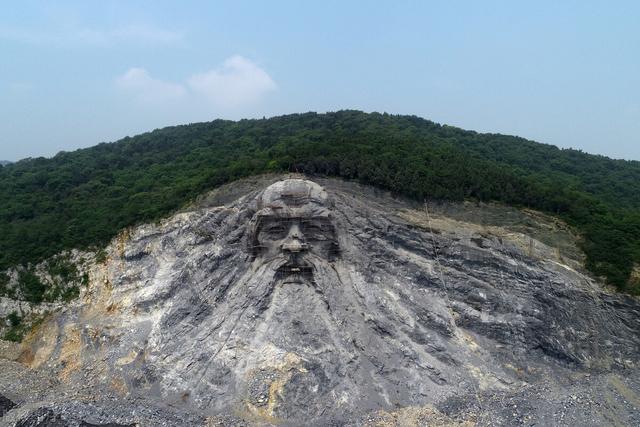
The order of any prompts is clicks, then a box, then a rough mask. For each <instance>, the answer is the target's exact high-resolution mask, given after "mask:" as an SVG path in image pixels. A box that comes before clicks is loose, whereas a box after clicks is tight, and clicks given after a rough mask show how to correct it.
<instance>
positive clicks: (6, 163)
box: [0, 160, 11, 166]
mask: <svg viewBox="0 0 640 427" xmlns="http://www.w3.org/2000/svg"><path fill="white" fill-rule="evenodd" d="M10 164H11V162H10V161H8V160H0V166H5V165H10Z"/></svg>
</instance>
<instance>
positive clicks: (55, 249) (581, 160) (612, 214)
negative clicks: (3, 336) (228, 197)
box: [0, 111, 640, 293]
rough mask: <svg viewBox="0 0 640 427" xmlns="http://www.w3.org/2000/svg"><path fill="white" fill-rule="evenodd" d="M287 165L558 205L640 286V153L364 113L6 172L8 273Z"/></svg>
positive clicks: (170, 132)
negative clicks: (615, 154) (583, 148)
mask: <svg viewBox="0 0 640 427" xmlns="http://www.w3.org/2000/svg"><path fill="white" fill-rule="evenodd" d="M277 171H298V172H305V173H307V174H310V175H328V176H337V177H342V178H346V179H353V180H358V181H360V182H363V183H367V184H372V185H375V186H378V187H381V188H385V189H389V190H391V191H393V192H395V193H398V194H403V195H405V196H408V197H411V198H414V199H417V200H422V199H425V198H426V199H447V200H463V199H469V200H479V201H498V202H503V203H506V204H510V205H515V206H522V207H529V208H534V209H537V210H541V211H544V212H548V213H552V214H554V215H557V216H559V217H561V218H562V219H564V220H565V221H567V222H568V223H569V224H570V225H572V226H573V227H575V228H576V229H577V230H578V231H579V232H580V233H582V235H583V241H582V249H583V250H584V251H585V253H586V255H587V260H586V266H587V267H588V268H589V269H590V270H591V271H592V272H593V273H594V274H596V275H599V276H605V277H606V278H607V280H608V282H609V283H611V284H613V285H615V286H617V287H618V288H619V289H622V290H624V291H627V292H632V293H637V292H639V290H640V273H639V271H640V269H639V268H638V266H639V265H640V162H633V161H622V160H612V159H608V158H606V157H602V156H594V155H589V154H586V153H582V152H580V151H575V150H561V149H558V148H557V147H554V146H550V145H545V144H539V143H536V142H532V141H527V140H525V139H522V138H518V137H513V136H505V135H496V134H480V133H476V132H473V131H465V130H462V129H458V128H454V127H450V126H446V125H439V124H436V123H433V122H430V121H428V120H424V119H421V118H419V117H415V116H394V115H388V114H377V113H372V114H366V113H362V112H358V111H340V112H336V113H327V114H316V113H306V114H294V115H288V116H281V117H274V118H271V119H263V120H241V121H238V122H232V121H223V120H216V121H212V122H208V123H196V124H189V125H183V126H175V127H168V128H164V129H160V130H155V131H153V132H149V133H145V134H142V135H138V136H135V137H132V138H129V137H127V138H124V139H122V140H120V141H117V142H115V143H109V144H107V143H103V144H100V145H97V146H95V147H92V148H88V149H83V150H77V151H74V152H62V153H59V154H58V155H56V156H55V157H53V158H50V159H45V158H37V159H26V160H22V161H20V162H17V163H15V164H12V165H9V166H7V167H3V168H2V169H0V270H2V269H6V268H8V267H11V266H15V265H18V264H23V265H26V264H28V263H35V262H37V261H39V260H42V259H44V258H47V257H50V256H52V255H54V254H56V253H59V252H60V251H61V250H64V249H70V248H83V247H90V246H102V245H105V244H106V243H107V242H108V241H109V240H110V239H111V238H112V237H113V236H115V234H116V233H117V232H118V231H119V230H121V229H122V228H124V227H127V226H131V225H133V224H137V223H141V222H148V221H153V220H157V219H159V218H161V217H163V216H166V215H167V214H169V213H170V212H172V211H174V210H176V209H178V208H180V207H182V206H184V205H185V204H187V203H189V202H190V201H192V200H194V199H195V198H196V197H197V196H198V195H199V194H202V193H203V192H205V191H206V190H209V189H211V188H214V187H216V186H219V185H221V184H223V183H226V182H229V181H232V180H235V179H237V178H239V177H243V176H248V175H253V174H257V173H263V172H277ZM634 268H635V270H634ZM1 280H2V278H1V277H0V281H1ZM0 288H1V286H0Z"/></svg>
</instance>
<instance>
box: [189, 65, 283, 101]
mask: <svg viewBox="0 0 640 427" xmlns="http://www.w3.org/2000/svg"><path fill="white" fill-rule="evenodd" d="M187 84H188V85H189V88H191V90H192V91H193V92H194V93H196V94H199V95H201V96H204V97H206V98H207V99H208V100H209V101H211V102H212V103H214V104H215V105H220V106H225V107H237V106H242V105H247V104H253V103H255V102H256V101H258V100H259V99H260V98H262V96H263V95H265V94H266V93H268V92H270V91H272V90H274V89H275V88H276V84H275V82H274V81H273V80H272V79H271V77H270V76H269V74H267V73H266V72H265V71H264V70H263V69H262V68H260V67H258V66H257V65H256V64H254V63H253V62H251V61H249V60H248V59H246V58H243V57H242V56H239V55H236V56H232V57H231V58H229V59H227V60H226V61H224V63H223V64H222V66H221V67H219V68H216V69H214V70H210V71H207V72H205V73H201V74H196V75H194V76H192V77H190V78H189V79H188V81H187Z"/></svg>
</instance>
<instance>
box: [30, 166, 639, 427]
mask: <svg viewBox="0 0 640 427" xmlns="http://www.w3.org/2000/svg"><path fill="white" fill-rule="evenodd" d="M273 182H275V183H274V184H273V185H271V186H269V184H271V183H273ZM317 182H318V183H319V184H321V185H322V187H320V186H319V185H318V184H314V183H311V182H308V181H303V180H299V179H298V180H289V181H279V180H278V179H277V178H270V177H267V178H254V179H251V180H245V181H242V182H240V183H236V184H232V185H229V186H226V187H224V188H223V189H220V190H217V191H216V192H213V193H212V194H210V195H208V196H207V197H203V198H202V199H201V200H199V201H198V202H197V203H196V204H195V205H194V206H193V207H192V208H191V209H189V210H186V211H184V212H181V213H178V214H176V215H175V216H173V217H172V218H169V219H167V220H165V221H163V222H161V223H159V224H154V225H143V226H140V227H137V228H135V229H132V230H127V231H126V232H123V233H122V234H121V235H120V236H119V237H118V238H116V239H114V241H113V242H112V244H111V245H110V246H109V247H108V248H107V253H108V260H107V262H106V264H104V265H95V266H94V268H93V269H92V271H91V281H90V285H89V287H88V289H87V290H86V291H85V292H83V294H82V295H81V301H80V302H78V303H77V304H76V305H74V306H70V307H68V308H67V309H65V310H63V311H62V312H60V313H58V314H57V315H55V316H54V317H53V318H52V320H51V321H50V322H48V323H45V324H43V325H42V326H41V328H40V332H39V334H36V336H35V337H34V338H33V339H32V341H30V343H29V344H28V348H27V350H26V354H28V355H29V357H28V358H27V359H28V362H29V364H30V366H31V368H33V369H37V370H40V371H46V372H50V373H53V374H54V375H55V376H56V377H57V379H58V380H59V381H60V386H59V390H65V392H66V393H68V394H67V395H65V396H58V397H56V396H48V397H47V398H48V399H52V400H53V401H58V402H61V401H78V402H80V401H89V400H93V401H95V402H96V403H95V405H96V406H95V407H100V408H104V407H105V405H106V406H108V407H113V412H112V413H110V414H109V416H105V417H103V418H101V421H102V422H126V423H131V422H138V423H140V422H141V423H143V424H144V423H145V421H144V420H147V421H146V422H147V425H152V424H148V423H149V421H148V420H156V421H157V420H159V419H163V418H162V417H175V419H180V420H183V421H182V422H186V421H184V420H186V419H187V418H188V417H189V416H191V417H194V418H193V419H197V417H200V416H202V417H208V420H209V421H208V422H210V423H212V424H213V425H216V424H215V423H221V424H219V425H241V424H242V423H248V424H255V425H265V424H270V423H280V424H282V423H284V424H285V425H287V424H291V425H300V424H301V423H304V424H308V425H330V424H335V425H344V424H353V425H373V424H371V423H374V422H378V421H380V420H383V419H387V418H385V417H396V418H394V419H397V417H400V418H402V417H408V418H407V419H409V418H410V419H415V420H418V421H416V422H417V423H422V422H427V421H428V420H443V419H445V418H446V419H448V420H459V421H461V422H462V421H465V420H467V421H468V420H471V419H475V420H479V422H480V424H483V423H484V424H486V423H485V421H486V418H483V417H484V416H488V415H486V414H493V415H494V416H496V417H498V416H499V417H502V418H500V419H504V423H505V424H508V425H513V424H527V423H534V422H536V420H538V422H540V421H539V420H542V419H544V418H543V416H547V415H545V414H540V413H538V412H536V409H535V408H536V407H535V402H541V401H544V399H545V398H546V396H545V394H544V393H545V392H544V391H540V395H539V397H538V398H535V396H536V395H535V394H532V393H533V391H532V390H533V389H535V388H536V387H539V388H542V387H543V386H544V387H547V388H548V389H549V390H552V392H549V393H550V394H554V393H555V394H557V395H563V393H565V392H568V389H569V387H568V386H567V378H571V377H572V375H575V374H576V373H583V372H589V373H590V374H593V375H596V376H598V378H600V376H602V375H609V376H610V375H620V376H626V377H628V378H637V372H638V370H637V365H638V359H639V357H638V356H639V354H640V334H639V331H640V303H639V302H638V300H637V299H635V298H632V297H628V296H624V295H619V294H614V293H611V292H609V291H607V290H606V289H604V288H603V287H602V286H601V285H600V284H598V282H597V281H596V280H594V279H593V278H591V277H589V276H588V274H586V272H585V271H583V270H582V269H581V267H580V265H581V258H580V254H579V251H577V250H574V249H572V248H573V246H572V244H569V243H567V242H566V241H563V243H562V245H563V246H562V247H560V246H550V245H552V244H554V243H553V242H554V238H557V237H558V236H560V235H562V236H564V235H567V236H569V235H570V233H569V232H568V231H566V230H558V232H557V234H556V235H553V233H550V234H549V233H548V234H544V233H542V232H541V233H540V235H536V234H535V232H533V231H532V232H531V234H526V233H523V232H522V230H523V229H522V225H521V224H519V223H517V219H518V218H521V219H522V218H526V220H527V221H529V222H528V224H533V223H535V222H536V221H538V222H540V221H545V219H543V218H542V217H541V216H532V215H533V214H531V215H530V214H526V213H520V212H518V211H515V210H512V209H511V210H509V209H507V208H497V207H493V208H491V209H493V211H492V212H493V213H492V214H491V215H494V216H495V215H497V214H495V212H498V211H499V209H504V212H508V213H509V216H508V217H509V220H508V221H510V223H509V225H508V226H501V225H500V224H499V221H498V222H496V221H494V222H493V223H491V221H493V220H492V219H490V220H488V221H489V222H486V221H485V222H484V223H483V222H481V221H476V222H474V221H472V219H473V215H471V218H467V217H466V216H468V215H466V214H464V215H463V213H464V212H466V211H467V210H468V209H470V208H469V207H468V206H466V205H462V204H459V205H453V204H431V205H430V206H428V208H429V210H427V209H425V206H422V205H419V204H418V205H416V204H413V203H411V202H408V201H404V200H399V199H394V198H393V197H391V196H390V195H388V194H386V193H383V192H380V191H378V190H373V189H368V188H365V187H361V186H358V185H356V184H352V183H346V182H342V181H339V180H329V179H327V180H318V181H317ZM220 200H224V203H225V204H224V205H222V206H217V204H218V202H219V201H220ZM456 206H457V207H456ZM479 210H480V208H478V211H479ZM463 211H464V212H463ZM461 212H463V213H461ZM467 213H468V212H467ZM536 215H538V214H536ZM492 218H493V217H492ZM514 218H515V219H514ZM527 227H529V228H535V227H533V226H530V225H527ZM549 227H551V226H549ZM547 229H548V228H547ZM519 230H520V231H519ZM527 230H528V229H527ZM527 230H524V231H527ZM561 233H564V234H561ZM574 239H575V238H574ZM564 240H566V239H564ZM616 378H618V377H616ZM636 385H637V383H636V382H633V381H632V382H631V383H630V385H627V386H625V387H626V389H628V390H631V391H630V392H631V393H632V394H634V393H637V390H640V388H635V387H636ZM585 387H587V385H585ZM580 390H582V389H581V388H580V387H577V389H576V390H573V391H572V393H573V394H577V395H579V393H578V392H579V391H580ZM500 396H502V397H503V398H504V397H505V396H507V398H508V399H512V400H513V402H514V404H515V405H517V408H516V407H513V406H511V407H507V406H504V401H503V400H499V397H500ZM565 397H566V396H565ZM536 399H537V400H536ZM104 401H108V402H125V403H122V404H120V405H118V404H112V403H109V404H106V403H104ZM567 401H568V402H571V404H572V405H573V404H574V403H573V402H578V401H577V400H573V399H570V398H569V399H568V400H567ZM498 402H499V403H498ZM526 402H530V403H526ZM575 404H576V405H578V404H579V403H575ZM579 405H581V406H580V408H581V409H582V410H585V407H586V406H585V405H586V404H582V403H580V404H579ZM140 406H144V407H147V406H148V407H150V408H161V410H162V411H164V412H162V415H153V413H150V412H147V413H144V414H143V413H139V412H138V413H136V414H135V415H132V413H127V408H136V407H140ZM95 407H94V406H92V407H91V408H95ZM559 407H560V406H554V410H556V408H559ZM82 408H83V409H82V410H80V409H79V410H78V411H79V412H78V414H79V418H77V419H82V420H86V422H94V421H91V419H89V418H87V416H90V415H91V414H92V411H93V410H94V409H90V408H89V407H86V406H83V407H82ZM411 408H422V409H419V410H418V409H415V410H414V409H411ZM503 409H504V410H503ZM549 410H551V409H549ZM558 410H559V409H558ZM65 411H68V409H65ZM83 411H84V412H83ZM176 411H177V412H176ZM378 411H383V415H380V414H382V413H380V412H378ZM563 411H564V409H563ZM62 413H63V414H64V413H68V412H62ZM563 413H565V412H563ZM567 413H569V412H567ZM587 413H589V414H593V413H595V412H593V411H592V412H587ZM185 414H187V415H185ZM371 414H378V415H375V416H374V415H371ZM385 414H386V415H385ZM390 414H392V415H390ZM481 414H485V415H481ZM509 414H511V415H509ZM571 414H573V415H571ZM571 414H570V415H567V416H576V417H577V415H576V414H578V412H575V411H574V412H571ZM526 417H530V418H526ZM531 417H533V418H531ZM629 417H631V415H629ZM165 419H169V418H165ZM593 419H594V420H596V421H597V422H600V420H601V419H602V417H599V418H598V417H597V416H594V418H593ZM622 419H623V420H625V421H630V420H632V418H624V416H623V418H622ZM375 420H378V421H375ZM425 420H427V421H425ZM580 420H581V421H583V422H582V424H584V425H590V423H589V422H588V421H585V420H583V419H582V418H580ZM154 422H155V421H154ZM194 422H195V421H194ZM198 422H200V421H198ZM434 422H435V421H434ZM594 423H595V421H594ZM594 423H592V424H591V425H596V424H594ZM489 424H491V423H489ZM141 425H142V424H141ZM184 425H189V424H184Z"/></svg>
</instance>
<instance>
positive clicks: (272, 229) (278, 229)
mask: <svg viewBox="0 0 640 427" xmlns="http://www.w3.org/2000/svg"><path fill="white" fill-rule="evenodd" d="M265 231H266V232H267V233H269V234H284V232H285V231H287V230H286V229H285V228H284V226H283V225H279V224H274V225H270V226H268V227H266V229H265Z"/></svg>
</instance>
